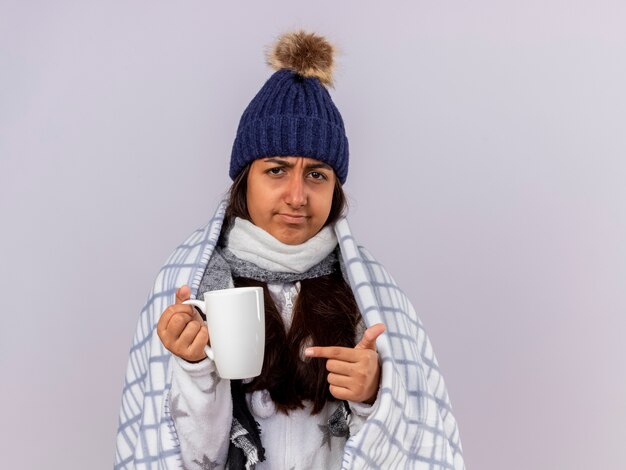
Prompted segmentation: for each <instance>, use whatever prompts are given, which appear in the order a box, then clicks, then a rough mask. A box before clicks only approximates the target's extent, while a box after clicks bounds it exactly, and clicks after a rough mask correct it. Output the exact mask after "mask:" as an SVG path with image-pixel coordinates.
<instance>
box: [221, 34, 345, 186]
mask: <svg viewBox="0 0 626 470" xmlns="http://www.w3.org/2000/svg"><path fill="white" fill-rule="evenodd" d="M334 53H335V49H334V47H333V46H332V45H331V44H329V43H328V41H327V40H326V39H325V38H323V37H321V36H317V35H315V34H312V33H307V32H304V31H297V32H294V33H287V34H284V35H282V36H281V37H280V38H279V39H278V42H277V43H276V45H275V46H274V48H273V49H272V50H271V51H270V53H269V54H268V57H267V61H268V64H269V65H271V66H272V67H273V68H274V69H275V70H277V71H276V72H275V73H274V74H273V75H272V76H271V77H270V78H269V79H268V80H267V82H265V84H264V85H263V87H262V88H261V90H260V91H259V92H258V93H257V95H256V96H255V97H254V98H253V99H252V101H251V102H250V104H249V105H248V107H247V108H246V110H245V111H244V113H243V115H242V116H241V120H240V121H239V128H238V129H237V137H236V138H235V142H234V144H233V151H232V155H231V158H230V171H229V175H230V177H231V178H232V179H235V178H236V177H237V175H238V174H239V173H240V172H241V170H243V169H244V168H245V166H246V165H248V164H249V163H250V162H252V161H254V160H256V159H257V158H262V157H272V156H279V155H280V156H299V157H309V158H315V159H317V160H321V161H323V162H324V163H327V164H328V165H330V166H331V167H332V168H333V169H334V170H335V174H336V175H337V178H338V179H339V181H340V182H341V184H343V183H344V182H345V181H346V177H347V176H348V138H347V137H346V131H345V128H344V125H343V120H342V119H341V114H339V110H338V109H337V107H336V106H335V104H334V103H333V100H332V99H331V98H330V94H329V93H328V90H327V88H326V87H327V86H332V71H333V65H334V60H333V56H334Z"/></svg>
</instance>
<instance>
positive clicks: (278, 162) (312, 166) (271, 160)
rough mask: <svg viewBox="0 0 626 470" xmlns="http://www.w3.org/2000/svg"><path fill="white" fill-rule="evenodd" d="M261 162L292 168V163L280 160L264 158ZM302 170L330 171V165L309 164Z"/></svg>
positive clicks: (320, 163) (321, 163)
mask: <svg viewBox="0 0 626 470" xmlns="http://www.w3.org/2000/svg"><path fill="white" fill-rule="evenodd" d="M263 161H264V162H265V163H277V164H279V165H283V166H286V167H287V168H293V166H294V165H293V163H291V162H288V161H287V160H283V159H282V158H265V159H263ZM304 168H305V169H306V170H311V169H315V168H324V169H325V170H332V167H331V166H330V165H327V164H326V163H323V162H319V163H310V164H308V165H305V166H304Z"/></svg>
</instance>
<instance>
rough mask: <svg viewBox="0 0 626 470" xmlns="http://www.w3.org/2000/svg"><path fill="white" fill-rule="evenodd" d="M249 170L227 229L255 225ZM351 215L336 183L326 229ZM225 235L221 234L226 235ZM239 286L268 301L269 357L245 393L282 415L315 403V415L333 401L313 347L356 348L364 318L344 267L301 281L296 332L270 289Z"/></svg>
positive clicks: (248, 282)
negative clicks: (240, 221) (261, 397)
mask: <svg viewBox="0 0 626 470" xmlns="http://www.w3.org/2000/svg"><path fill="white" fill-rule="evenodd" d="M249 168H250V165H248V166H247V167H246V168H245V169H244V170H242V171H241V173H240V174H239V175H238V176H237V178H235V180H234V181H233V184H232V186H231V188H230V192H229V203H228V207H227V208H226V214H225V219H226V220H225V223H226V226H227V228H228V227H229V226H230V225H231V224H232V222H233V221H234V219H235V217H241V218H244V219H247V220H250V214H249V213H248V207H247V203H246V201H247V199H246V196H247V194H246V191H247V178H248V172H249ZM345 209H346V197H345V194H344V192H343V189H342V187H341V184H340V183H339V180H338V179H336V178H335V188H334V192H333V200H332V203H331V209H330V213H329V215H328V219H327V220H326V222H325V224H324V225H325V226H326V225H329V224H332V223H334V222H336V221H337V220H338V219H339V218H340V217H341V215H343V213H344V211H345ZM225 231H226V230H222V234H224V233H225ZM234 282H235V286H237V287H244V286H261V287H263V292H264V300H265V357H264V360H263V370H262V372H261V375H260V376H258V377H256V378H254V379H253V380H252V382H250V383H248V384H245V385H244V390H245V391H246V392H252V391H255V390H268V391H269V393H270V396H271V397H272V400H273V401H274V403H275V404H276V407H277V409H278V410H279V411H281V412H283V413H285V414H288V413H289V410H293V409H296V408H302V407H303V406H304V404H303V400H311V401H312V402H313V410H312V413H313V414H317V413H319V412H320V411H321V410H322V409H323V408H324V405H325V404H326V402H328V401H334V400H335V398H334V397H333V396H332V395H331V394H330V391H329V388H328V382H327V376H328V371H327V370H326V360H324V359H316V358H313V359H311V358H305V357H304V355H303V352H304V349H305V348H306V347H308V346H313V345H314V346H343V347H354V345H355V337H354V336H355V330H356V326H357V324H358V322H359V319H360V317H361V314H360V312H359V308H358V306H357V304H356V300H355V298H354V294H353V293H352V290H351V289H350V286H349V285H348V284H347V283H346V282H345V281H344V279H343V277H342V275H341V271H340V269H339V266H338V265H337V266H336V270H335V272H334V273H332V274H329V275H326V276H321V277H317V278H313V279H303V280H302V281H300V292H299V294H298V297H297V298H296V302H295V303H294V306H293V316H292V321H291V326H290V328H289V330H288V331H287V329H286V327H285V324H284V322H283V319H282V316H281V314H280V312H279V311H278V308H277V307H276V304H275V303H274V301H273V300H272V297H271V295H270V293H269V290H268V289H267V284H266V283H264V282H261V281H256V280H253V279H246V278H235V279H234Z"/></svg>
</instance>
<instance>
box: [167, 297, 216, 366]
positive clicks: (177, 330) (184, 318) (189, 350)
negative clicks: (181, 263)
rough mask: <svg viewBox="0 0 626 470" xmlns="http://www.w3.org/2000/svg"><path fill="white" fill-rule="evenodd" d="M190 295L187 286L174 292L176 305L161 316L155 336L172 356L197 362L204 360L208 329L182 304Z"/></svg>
mask: <svg viewBox="0 0 626 470" xmlns="http://www.w3.org/2000/svg"><path fill="white" fill-rule="evenodd" d="M190 294H191V290H190V289H189V287H188V286H187V285H183V286H181V287H180V288H179V289H178V290H177V291H176V303H175V304H174V305H170V306H169V307H167V308H166V309H165V311H164V312H163V313H162V314H161V318H160V319H159V323H158V324H157V334H158V335H159V338H161V342H162V343H163V346H165V348H166V349H167V350H168V351H170V352H171V353H172V354H175V355H176V356H178V357H181V358H183V359H185V360H186V361H188V362H199V361H201V360H202V359H204V358H206V353H205V352H204V347H205V346H206V345H207V344H208V342H209V329H208V327H207V326H206V323H205V322H204V320H203V319H202V317H201V316H200V313H198V311H197V310H196V309H195V308H194V307H193V306H191V305H186V304H183V302H184V301H185V300H188V299H189V297H190Z"/></svg>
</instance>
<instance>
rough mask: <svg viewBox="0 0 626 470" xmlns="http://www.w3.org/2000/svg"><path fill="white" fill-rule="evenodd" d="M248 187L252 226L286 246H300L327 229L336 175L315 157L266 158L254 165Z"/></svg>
mask: <svg viewBox="0 0 626 470" xmlns="http://www.w3.org/2000/svg"><path fill="white" fill-rule="evenodd" d="M247 184H248V190H247V193H246V200H247V204H248V213H249V214H250V218H251V219H252V223H253V224H254V225H256V226H258V227H261V228H262V229H263V230H265V231H266V232H268V233H269V234H270V235H272V236H273V237H274V238H276V239H277V240H279V241H281V242H283V243H285V244H287V245H298V244H300V243H304V242H305V241H307V240H308V239H309V238H311V237H312V236H314V235H315V234H316V233H317V232H319V231H320V230H321V228H322V227H323V226H324V223H325V222H326V219H327V218H328V214H329V213H330V207H331V205H332V201H333V191H334V188H335V172H334V171H333V169H332V168H331V167H330V166H329V165H327V164H326V163H322V162H321V161H319V160H315V159H313V158H306V157H266V158H259V159H257V160H254V161H253V162H252V164H251V165H250V171H249V173H248V181H247Z"/></svg>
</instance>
